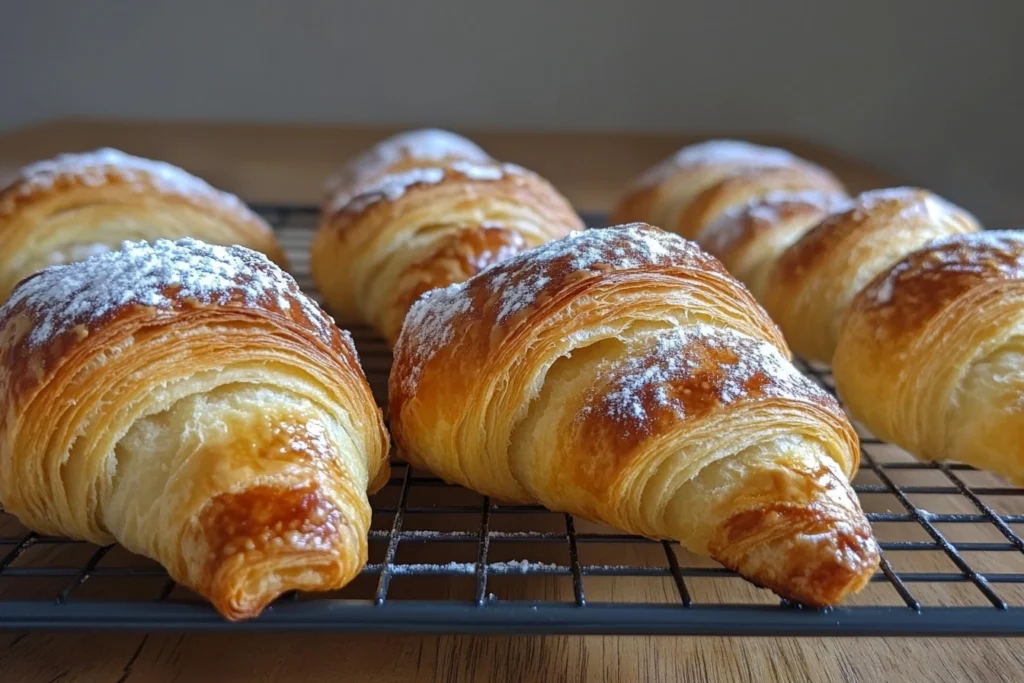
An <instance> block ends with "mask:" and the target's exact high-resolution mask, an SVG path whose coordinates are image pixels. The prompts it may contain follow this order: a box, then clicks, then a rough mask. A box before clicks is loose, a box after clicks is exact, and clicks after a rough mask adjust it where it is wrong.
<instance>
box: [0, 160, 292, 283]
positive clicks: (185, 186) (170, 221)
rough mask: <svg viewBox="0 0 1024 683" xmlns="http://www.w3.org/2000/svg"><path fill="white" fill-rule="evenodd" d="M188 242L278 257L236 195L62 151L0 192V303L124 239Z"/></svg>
mask: <svg viewBox="0 0 1024 683" xmlns="http://www.w3.org/2000/svg"><path fill="white" fill-rule="evenodd" d="M179 237H194V238H196V239H200V240H203V241H204V242H209V243H211V244H221V245H230V244H238V245H241V246H244V247H248V248H251V249H255V250H256V251H260V252H263V253H265V254H266V255H267V256H269V257H270V258H271V259H273V260H274V261H275V262H277V263H278V264H280V265H282V266H285V265H286V259H285V255H284V251H283V250H282V249H281V247H280V245H279V244H278V242H277V239H276V238H275V237H274V234H273V231H272V229H271V228H270V226H269V225H267V223H266V222H265V221H264V220H263V219H262V218H260V217H259V216H257V215H256V214H255V213H253V212H252V211H251V210H250V209H249V208H248V207H247V206H246V205H245V204H244V203H242V201H241V200H239V199H238V197H235V196H234V195H231V194H228V193H226V192H221V191H219V190H215V189H214V188H213V187H211V186H210V185H208V184H207V183H206V182H204V181H203V180H200V179H199V178H197V177H195V176H193V175H191V174H189V173H187V172H186V171H184V170H182V169H180V168H178V167H176V166H172V165H171V164H168V163H164V162H161V161H151V160H149V159H142V158H139V157H135V156H130V155H128V154H124V153H123V152H119V151H117V150H114V149H99V150H96V151H94V152H88V153H84V154H64V155H62V156H59V157H57V158H55V159H50V160H46V161H38V162H35V163H33V164H29V165H28V166H25V167H24V168H22V169H21V171H20V172H19V173H18V175H17V176H15V178H14V179H13V180H12V181H11V182H10V184H8V185H7V186H6V187H5V188H3V189H0V244H3V249H0V302H2V301H3V300H4V299H6V298H7V297H8V296H9V295H10V293H11V290H13V289H14V286H15V285H16V284H17V283H18V282H19V281H20V280H22V279H24V278H25V277H27V276H28V275H31V274H32V273H34V272H36V271H37V270H41V269H42V268H46V267H48V266H52V265H61V264H65V263H70V262H74V261H81V260H83V259H85V258H88V257H89V256H91V255H93V254H98V253H103V252H105V251H110V250H113V249H117V248H118V247H119V246H120V244H121V242H123V241H125V240H139V239H144V240H153V239H157V238H167V239H176V238H179Z"/></svg>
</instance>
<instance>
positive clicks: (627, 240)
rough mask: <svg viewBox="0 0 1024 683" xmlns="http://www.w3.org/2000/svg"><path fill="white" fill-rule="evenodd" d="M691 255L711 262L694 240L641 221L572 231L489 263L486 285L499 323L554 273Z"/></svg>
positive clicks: (638, 264)
mask: <svg viewBox="0 0 1024 683" xmlns="http://www.w3.org/2000/svg"><path fill="white" fill-rule="evenodd" d="M694 259H699V260H701V261H707V260H709V259H708V258H707V257H706V256H705V255H703V254H702V252H701V251H700V249H699V248H698V247H697V245H696V244H694V243H693V242H688V241H686V240H684V239H683V238H681V237H679V236H677V235H674V234H671V233H667V232H663V231H661V230H657V229H653V228H650V227H646V226H643V225H642V224H632V225H626V226H619V227H616V228H606V229H599V230H583V231H575V232H573V233H571V234H570V235H569V236H568V237H565V238H564V239H560V240H555V241H553V242H548V243H547V244H544V245H542V246H540V247H537V248H536V249H531V250H530V251H527V252H524V253H523V254H520V255H519V256H516V257H514V258H512V259H510V260H508V261H505V262H504V263H502V264H496V265H495V266H492V268H494V269H495V271H496V272H493V273H492V276H491V278H490V281H489V286H490V289H491V291H493V292H494V293H495V294H497V295H498V296H499V297H500V304H499V307H498V316H497V321H498V322H499V323H502V322H504V321H506V320H508V319H509V318H511V317H512V316H513V315H515V314H517V313H519V312H520V311H523V310H525V309H527V308H530V307H531V306H533V305H534V303H535V302H536V300H537V295H538V294H539V293H540V292H541V291H543V290H544V288H545V287H546V286H547V285H548V284H549V283H550V282H551V280H552V279H553V278H554V277H555V276H556V274H558V273H565V272H574V271H601V272H603V271H622V270H629V269H633V268H644V267H648V266H658V265H669V264H676V263H685V262H687V261H692V260H694Z"/></svg>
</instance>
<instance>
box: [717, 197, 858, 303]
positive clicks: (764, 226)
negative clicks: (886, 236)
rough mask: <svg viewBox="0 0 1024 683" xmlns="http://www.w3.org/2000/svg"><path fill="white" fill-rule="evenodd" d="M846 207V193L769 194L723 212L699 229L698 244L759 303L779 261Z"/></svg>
mask: <svg viewBox="0 0 1024 683" xmlns="http://www.w3.org/2000/svg"><path fill="white" fill-rule="evenodd" d="M848 202H849V200H848V199H847V197H846V195H845V193H826V192H815V191H806V192H770V193H768V194H766V195H765V196H763V197H761V198H759V199H757V200H754V201H753V202H750V203H748V204H744V205H740V206H734V207H732V208H731V209H729V210H728V211H726V212H724V213H723V214H722V215H721V216H719V217H718V218H717V219H716V220H714V221H712V222H711V223H709V224H708V225H707V226H705V228H704V229H703V230H701V232H700V235H698V236H697V243H698V244H699V245H700V246H701V247H702V248H703V249H704V250H705V251H707V252H708V253H709V254H711V255H712V256H714V257H715V258H717V259H718V260H719V261H721V262H722V265H724V266H725V268H726V270H728V271H729V272H730V273H731V274H732V275H733V276H734V277H736V279H738V280H739V281H740V282H742V283H743V284H745V285H746V286H747V287H748V288H749V289H750V292H751V293H752V294H753V295H754V297H755V298H757V299H758V300H761V299H762V297H763V296H764V280H765V278H766V277H767V275H768V272H769V270H770V269H771V266H772V264H774V263H775V259H777V258H778V257H779V255H780V254H781V253H782V252H783V251H785V250H786V248H787V247H789V245H791V244H792V243H793V242H795V241H796V240H798V239H800V237H802V236H803V234H804V233H805V232H807V231H808V230H810V229H811V228H813V227H814V226H815V225H817V224H818V223H819V222H820V221H821V220H822V219H824V218H825V217H826V216H828V215H829V214H830V213H833V212H835V211H838V210H840V209H841V208H844V207H845V206H846V205H847V204H848Z"/></svg>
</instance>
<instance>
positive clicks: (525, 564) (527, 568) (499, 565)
mask: <svg viewBox="0 0 1024 683" xmlns="http://www.w3.org/2000/svg"><path fill="white" fill-rule="evenodd" d="M487 570H488V571H489V572H491V573H492V574H555V573H568V568H566V567H560V566H558V565H557V564H550V563H548V562H530V561H529V560H509V561H507V562H491V563H490V564H488V565H487Z"/></svg>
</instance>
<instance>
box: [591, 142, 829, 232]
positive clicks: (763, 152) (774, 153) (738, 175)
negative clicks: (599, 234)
mask: <svg viewBox="0 0 1024 683" xmlns="http://www.w3.org/2000/svg"><path fill="white" fill-rule="evenodd" d="M799 190H816V191H820V192H828V193H842V192H843V191H844V190H843V185H842V183H840V182H839V180H838V179H837V178H836V177H835V176H834V175H833V174H832V173H830V172H829V171H827V170H825V169H824V168H822V167H821V166H818V165H817V164H813V163H811V162H809V161H807V160H805V159H801V158H799V157H797V156H796V155H794V154H792V153H790V152H788V151H786V150H783V149H779V148H776V147H764V146H761V145H755V144H752V143H749V142H742V141H738V140H709V141H707V142H702V143H699V144H696V145H690V146H689V147H684V148H683V149H681V150H679V151H678V152H676V154H674V155H673V156H671V157H670V158H668V159H666V160H664V161H662V162H661V163H659V164H657V165H656V166H654V167H653V168H651V169H650V170H648V171H647V172H646V173H644V174H643V175H642V176H641V177H640V178H639V179H638V180H637V181H636V182H635V183H634V184H633V185H632V187H631V188H630V189H629V191H628V192H627V194H626V196H625V197H623V198H622V200H621V201H620V202H619V203H618V205H617V206H616V207H615V208H614V209H613V210H612V212H611V221H612V222H613V223H627V222H631V221H643V222H647V223H652V224H654V225H658V226H659V227H662V228H665V229H666V230H670V231H672V232H675V233H678V234H680V235H682V236H683V237H687V238H690V239H693V238H695V237H696V236H697V235H698V234H699V233H700V231H701V230H702V229H703V228H704V226H706V225H707V224H708V223H710V222H711V221H713V220H714V219H715V218H717V217H718V216H720V215H721V214H722V213H723V212H725V211H726V210H728V209H729V208H730V207H734V206H742V205H743V204H746V203H747V202H749V201H752V200H754V199H757V198H759V197H761V196H763V195H765V194H768V193H769V192H772V191H799Z"/></svg>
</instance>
